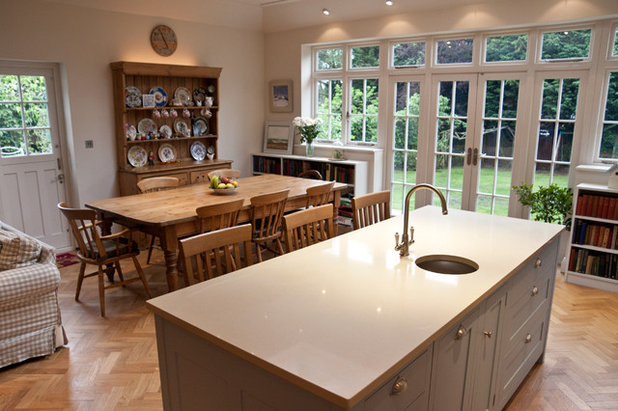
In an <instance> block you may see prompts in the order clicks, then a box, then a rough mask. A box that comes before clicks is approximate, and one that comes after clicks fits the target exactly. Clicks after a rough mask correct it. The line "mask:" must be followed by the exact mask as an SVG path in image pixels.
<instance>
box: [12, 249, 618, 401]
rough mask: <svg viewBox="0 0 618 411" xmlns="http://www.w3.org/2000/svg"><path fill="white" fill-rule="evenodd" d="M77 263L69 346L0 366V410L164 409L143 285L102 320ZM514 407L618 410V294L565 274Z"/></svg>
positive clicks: (111, 305) (63, 301) (159, 272)
mask: <svg viewBox="0 0 618 411" xmlns="http://www.w3.org/2000/svg"><path fill="white" fill-rule="evenodd" d="M142 254H143V255H142V257H140V258H141V259H142V260H143V259H144V257H145V253H142ZM158 254H159V255H158V257H159V258H160V253H158ZM144 265H145V264H144ZM78 267H79V265H72V266H69V267H65V268H63V269H61V274H62V284H61V287H60V293H59V298H60V305H61V309H62V316H63V322H64V325H65V328H66V331H67V335H68V338H69V344H68V345H67V346H66V347H65V348H62V349H59V350H58V351H56V353H55V354H53V355H51V356H50V357H47V358H42V359H36V360H30V361H27V362H25V363H22V364H19V365H16V366H11V367H7V368H5V369H3V370H1V371H0V410H14V409H18V410H25V409H28V410H31V409H37V410H42V409H67V410H109V409H120V410H122V409H127V410H141V409H143V410H157V409H161V408H162V405H161V389H160V382H159V370H158V361H157V349H156V343H155V331H154V321H153V316H152V314H150V312H149V311H148V310H147V309H146V307H145V306H144V298H145V294H144V292H143V289H142V288H141V286H140V284H139V283H133V284H131V285H129V286H128V287H127V288H126V289H123V288H119V289H114V290H111V291H109V292H108V293H107V296H106V301H107V304H106V306H107V318H105V319H103V318H101V317H99V306H98V298H97V288H96V287H97V282H96V280H95V279H86V281H85V282H84V286H83V289H82V296H81V298H80V300H81V302H79V303H76V302H75V301H74V299H73V296H74V292H75V278H76V273H77V270H78ZM145 270H146V274H147V276H148V278H149V283H150V286H151V289H152V291H153V294H154V295H160V294H163V293H165V291H166V289H167V286H166V282H165V278H164V274H163V273H164V267H163V266H162V261H161V259H159V260H158V261H157V263H156V264H154V265H150V266H146V267H145ZM126 272H127V274H130V273H131V268H130V265H129V266H127V268H126ZM507 409H508V410H509V411H511V410H512V411H514V410H556V411H558V410H560V411H562V410H600V409H604V410H608V409H609V410H618V294H614V293H609V292H604V291H600V290H594V289H589V288H584V287H578V286H575V285H572V284H567V283H565V282H564V281H563V280H562V277H561V276H560V275H558V278H557V280H556V294H555V297H554V305H553V309H552V319H551V325H550V332H549V342H548V348H547V353H546V356H545V362H544V364H542V365H537V366H535V368H534V369H533V371H532V372H531V374H530V375H529V376H528V378H527V380H526V381H525V383H524V384H523V386H522V387H521V388H520V390H519V391H518V392H517V394H516V395H515V396H514V398H513V399H512V401H511V403H510V404H508V405H507ZM445 411H448V410H445Z"/></svg>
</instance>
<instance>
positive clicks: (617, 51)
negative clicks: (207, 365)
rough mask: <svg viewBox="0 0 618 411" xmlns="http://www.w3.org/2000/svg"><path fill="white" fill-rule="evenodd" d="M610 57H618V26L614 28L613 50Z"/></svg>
mask: <svg viewBox="0 0 618 411" xmlns="http://www.w3.org/2000/svg"><path fill="white" fill-rule="evenodd" d="M612 56H618V26H616V32H615V33H614V50H613V51H612Z"/></svg>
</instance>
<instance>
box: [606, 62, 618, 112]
mask: <svg viewBox="0 0 618 411" xmlns="http://www.w3.org/2000/svg"><path fill="white" fill-rule="evenodd" d="M604 118H605V121H618V71H615V72H613V73H610V75H609V83H608V87H607V102H606V103H605V117H604Z"/></svg>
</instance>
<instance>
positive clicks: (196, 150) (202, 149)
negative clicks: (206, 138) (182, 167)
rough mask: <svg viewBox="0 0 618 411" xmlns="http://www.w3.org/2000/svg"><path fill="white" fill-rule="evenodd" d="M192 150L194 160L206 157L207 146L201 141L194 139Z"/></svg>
mask: <svg viewBox="0 0 618 411" xmlns="http://www.w3.org/2000/svg"><path fill="white" fill-rule="evenodd" d="M190 151H191V157H193V159H194V160H197V161H202V160H203V159H205V158H206V146H205V145H204V143H202V142H201V141H194V142H193V144H191V149H190Z"/></svg>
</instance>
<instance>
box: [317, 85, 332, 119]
mask: <svg viewBox="0 0 618 411" xmlns="http://www.w3.org/2000/svg"><path fill="white" fill-rule="evenodd" d="M329 84H330V81H329V80H318V82H317V89H318V113H328V112H329V108H330V105H329V87H328V86H329Z"/></svg>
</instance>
